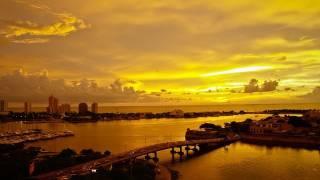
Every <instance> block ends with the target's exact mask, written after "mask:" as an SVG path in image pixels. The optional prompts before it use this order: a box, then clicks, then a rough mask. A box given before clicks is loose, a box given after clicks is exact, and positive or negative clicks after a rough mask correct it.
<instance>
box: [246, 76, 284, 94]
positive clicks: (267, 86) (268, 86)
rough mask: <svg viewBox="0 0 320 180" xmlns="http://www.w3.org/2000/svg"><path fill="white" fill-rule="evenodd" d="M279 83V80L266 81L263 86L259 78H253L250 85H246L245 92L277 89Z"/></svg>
mask: <svg viewBox="0 0 320 180" xmlns="http://www.w3.org/2000/svg"><path fill="white" fill-rule="evenodd" d="M278 85H279V82H278V81H264V82H263V84H262V85H261V87H260V86H259V84H258V80H256V79H251V80H250V82H249V84H248V85H245V86H244V92H245V93H254V92H269V91H274V90H276V89H277V86H278Z"/></svg>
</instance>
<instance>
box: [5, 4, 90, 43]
mask: <svg viewBox="0 0 320 180" xmlns="http://www.w3.org/2000/svg"><path fill="white" fill-rule="evenodd" d="M12 3H15V4H17V6H19V4H20V6H22V7H20V8H26V9H29V10H30V12H32V11H36V12H38V13H37V14H38V15H41V16H48V18H52V19H53V21H55V22H53V23H51V24H49V25H42V24H41V25H40V24H38V23H37V22H34V21H33V20H21V19H19V20H14V21H5V22H4V25H2V26H4V27H2V30H1V31H0V35H3V36H4V37H5V38H7V39H9V40H10V41H11V42H14V43H23V44H34V43H46V42H48V41H49V38H50V37H55V36H67V35H69V34H70V33H72V32H75V31H78V30H80V29H85V28H88V27H89V26H88V25H87V24H86V23H85V22H84V21H83V20H82V19H78V18H77V17H75V16H73V15H72V14H69V13H57V12H54V11H53V10H51V9H50V8H49V7H48V6H46V5H44V4H41V3H40V2H37V1H31V2H28V1H13V2H12Z"/></svg>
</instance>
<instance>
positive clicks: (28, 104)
mask: <svg viewBox="0 0 320 180" xmlns="http://www.w3.org/2000/svg"><path fill="white" fill-rule="evenodd" d="M24 112H25V113H30V112H31V102H24Z"/></svg>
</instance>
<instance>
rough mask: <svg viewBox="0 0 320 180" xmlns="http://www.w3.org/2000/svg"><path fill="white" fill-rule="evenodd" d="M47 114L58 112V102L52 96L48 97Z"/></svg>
mask: <svg viewBox="0 0 320 180" xmlns="http://www.w3.org/2000/svg"><path fill="white" fill-rule="evenodd" d="M47 112H48V113H52V114H54V113H58V112H59V100H58V98H56V97H54V96H52V95H51V96H49V106H48V107H47Z"/></svg>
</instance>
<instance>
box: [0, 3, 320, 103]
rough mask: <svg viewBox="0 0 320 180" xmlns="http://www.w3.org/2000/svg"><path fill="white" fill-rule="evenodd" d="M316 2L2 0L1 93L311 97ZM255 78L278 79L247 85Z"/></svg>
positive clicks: (217, 99) (236, 99) (176, 98)
mask: <svg viewBox="0 0 320 180" xmlns="http://www.w3.org/2000/svg"><path fill="white" fill-rule="evenodd" d="M319 8H320V3H319V1H316V0H307V1H286V0H280V1H279V0H274V1H273V0H272V1H268V4H265V3H263V2H258V1H253V0H252V1H251V0H249V1H247V0H245V1H240V0H239V1H223V2H219V3H215V2H212V1H208V0H200V1H191V0H190V1H189V0H187V1H181V0H173V1H172V0H170V1H167V0H165V1H152V2H150V1H146V0H142V1H132V0H130V1H115V0H111V1H100V0H93V1H82V0H69V1H56V0H45V1H38V0H31V1H27V0H19V1H16V0H2V1H1V3H0V16H1V19H2V20H1V21H0V46H1V48H0V59H1V61H0V69H1V71H0V83H1V84H2V87H3V88H1V90H0V96H2V97H6V98H7V99H9V100H11V101H15V102H20V101H24V100H26V99H35V101H37V102H39V103H41V102H43V101H45V100H46V97H47V96H48V95H50V94H52V93H53V94H56V95H57V96H59V97H61V99H62V100H63V101H69V100H70V101H75V100H77V99H78V98H79V97H81V98H83V100H95V101H101V103H130V104H141V103H149V104H168V103H169V104H175V103H182V104H208V103H221V102H226V103H260V102H261V99H266V100H267V101H268V102H270V103H284V102H287V103H305V102H317V101H319V100H320V95H319V94H318V93H317V92H318V91H317V87H318V86H319V85H320V79H319V73H318V69H319V67H320V60H319V58H320V50H319V47H320V44H319V38H320V36H319V33H318V32H319V30H320V25H319V24H320V22H319V19H320V16H319ZM13 12H14V13H13ZM252 79H256V80H258V85H262V84H263V83H264V82H265V81H276V82H277V86H276V87H272V90H271V91H265V92H264V91H259V92H250V93H246V92H245V91H244V88H245V86H246V85H248V84H249V82H250V81H251V80H252ZM71 91H72V93H71ZM21 92H24V93H25V96H20V95H21ZM314 92H316V93H314ZM258 99H259V100H258Z"/></svg>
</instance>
